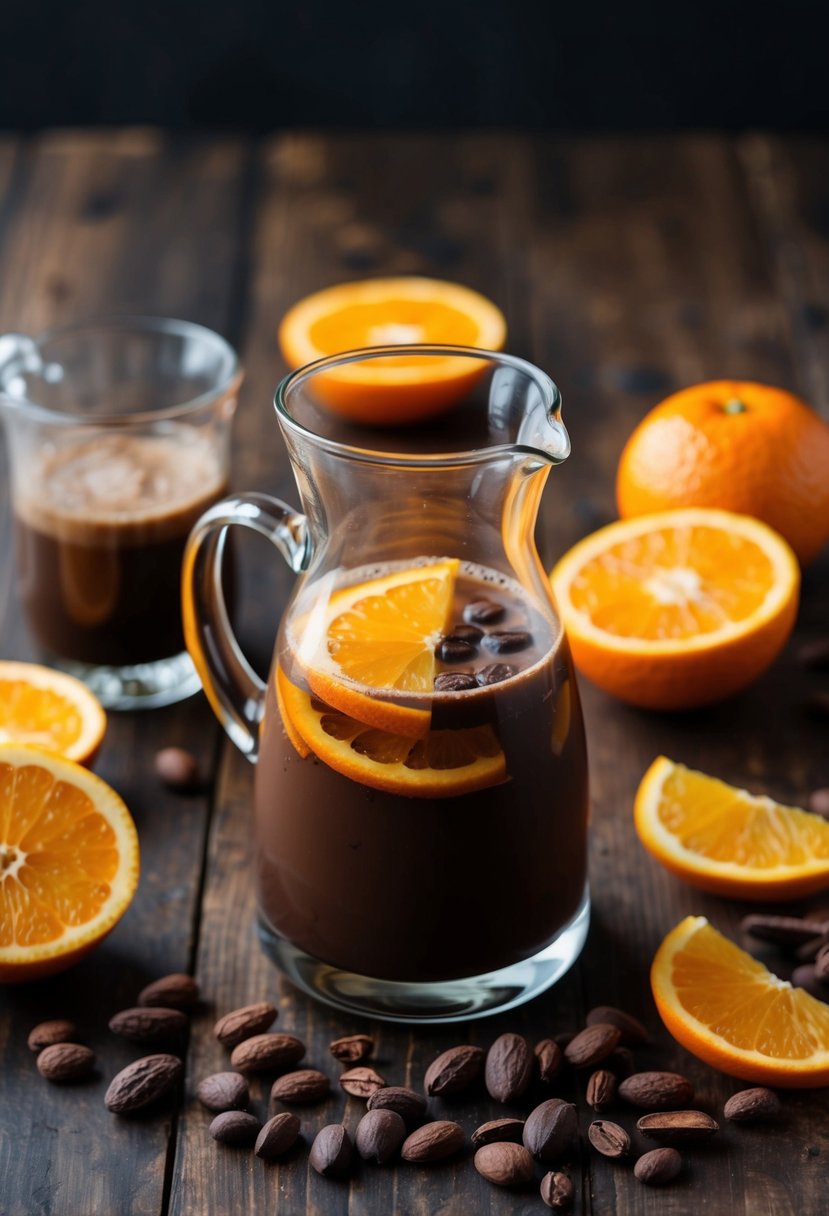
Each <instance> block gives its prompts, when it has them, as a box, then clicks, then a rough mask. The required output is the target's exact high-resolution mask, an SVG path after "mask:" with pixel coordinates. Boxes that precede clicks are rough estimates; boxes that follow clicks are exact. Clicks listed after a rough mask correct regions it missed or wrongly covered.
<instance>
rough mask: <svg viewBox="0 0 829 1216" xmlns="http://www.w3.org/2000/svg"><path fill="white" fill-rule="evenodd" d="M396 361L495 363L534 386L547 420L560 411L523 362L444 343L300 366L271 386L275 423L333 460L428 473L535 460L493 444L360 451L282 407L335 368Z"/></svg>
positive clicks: (548, 388)
mask: <svg viewBox="0 0 829 1216" xmlns="http://www.w3.org/2000/svg"><path fill="white" fill-rule="evenodd" d="M401 355H424V356H431V357H432V358H434V357H435V356H439V357H443V358H465V359H478V360H479V361H481V362H485V363H498V364H500V365H501V366H505V367H512V368H514V369H515V370H516V371H520V372H522V373H523V374H524V375H525V376H527V377H528V378H529V379H530V380H533V381H534V382H535V384H536V385H537V386H538V388H539V389H540V391H541V394H542V397H543V400H544V408H545V411H546V413H547V415H548V417H549V416H551V415H552V416H554V417H558V414H559V410H560V408H561V393H560V392H559V390H558V386H557V385H556V384H555V382H554V381H553V380H552V379H551V377H550V376H548V375H547V373H546V372H544V371H542V370H541V368H540V367H536V366H535V364H534V363H530V362H529V360H528V359H522V358H520V356H518V355H508V354H506V353H505V352H504V351H497V350H486V349H484V348H483V347H480V346H453V345H450V344H448V343H428V344H424V343H395V344H394V345H392V346H366V347H362V348H360V349H359V350H348V351H342V352H341V353H339V354H336V355H327V356H326V357H325V358H324V359H316V360H314V362H313V363H306V364H305V365H304V366H302V367H298V368H296V369H295V370H294V371H292V372H289V373H288V375H287V376H284V377H283V378H282V380H280V382H279V384H278V385H277V386H276V391H275V393H274V397H273V404H274V407H275V409H276V413H277V417H278V419H279V421H280V423H284V424H285V425H286V426H287V428H288V429H289V430H290V431H292V432H293V433H294V434H296V435H297V436H298V437H300V438H306V439H310V440H312V441H313V442H314V443H315V444H316V445H317V446H318V447H320V448H322V449H323V450H324V451H326V452H330V453H332V454H333V455H337V456H346V457H348V458H349V459H351V460H361V461H365V462H366V463H370V464H384V465H403V466H406V467H411V468H418V467H421V468H423V467H431V468H434V467H436V466H437V467H440V466H448V465H458V464H462V465H468V464H481V463H483V462H484V461H488V460H492V459H493V458H496V457H498V456H504V455H507V454H509V455H515V453H517V452H520V453H526V454H527V455H531V454H532V455H536V456H537V455H538V454H539V453H538V450H537V449H536V448H533V447H530V446H528V445H524V444H520V443H499V444H493V445H492V446H491V447H484V448H474V449H471V450H470V449H460V450H458V451H456V452H435V453H433V454H429V455H419V456H418V455H412V453H410V452H379V451H376V450H374V449H373V448H364V447H360V446H359V445H357V444H349V443H341V442H339V441H338V440H336V439H328V438H327V437H326V436H324V435H320V434H318V433H317V432H316V431H312V430H311V428H310V427H307V426H304V425H303V423H301V422H299V421H298V420H297V419H296V418H294V416H293V414H291V412H290V410H289V408H288V403H287V396H288V394H289V392H291V391H292V390H295V389H297V388H299V387H301V386H302V384H303V383H304V382H305V381H306V380H311V379H313V377H314V376H316V375H318V374H319V373H320V372H324V371H326V370H331V369H332V368H335V367H345V366H348V364H350V363H360V362H364V361H366V360H368V359H382V358H389V357H397V358H400V356H401ZM416 426H417V423H414V424H411V425H410V426H401V427H399V428H395V430H399V431H400V432H401V433H402V434H405V432H406V431H407V430H409V429H413V428H414V427H416Z"/></svg>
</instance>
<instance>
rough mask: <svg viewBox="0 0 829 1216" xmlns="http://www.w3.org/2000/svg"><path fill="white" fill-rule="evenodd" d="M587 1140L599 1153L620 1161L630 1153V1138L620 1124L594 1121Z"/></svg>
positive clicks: (606, 1120) (605, 1120)
mask: <svg viewBox="0 0 829 1216" xmlns="http://www.w3.org/2000/svg"><path fill="white" fill-rule="evenodd" d="M587 1138H588V1140H589V1141H590V1143H591V1144H592V1145H593V1147H594V1149H595V1150H596V1152H597V1153H601V1154H602V1156H603V1157H610V1158H612V1159H613V1160H619V1158H621V1157H627V1155H628V1153H629V1152H630V1136H629V1135H628V1134H627V1132H626V1131H625V1129H624V1128H623V1127H620V1126H619V1124H618V1123H611V1122H610V1121H609V1120H608V1119H594V1120H593V1122H592V1123H591V1124H590V1126H589V1127H588V1129H587Z"/></svg>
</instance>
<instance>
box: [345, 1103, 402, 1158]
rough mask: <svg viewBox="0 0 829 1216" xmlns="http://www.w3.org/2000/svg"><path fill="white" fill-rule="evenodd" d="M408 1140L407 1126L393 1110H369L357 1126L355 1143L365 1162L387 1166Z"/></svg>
mask: <svg viewBox="0 0 829 1216" xmlns="http://www.w3.org/2000/svg"><path fill="white" fill-rule="evenodd" d="M405 1139H406V1124H405V1123H404V1122H403V1120H402V1119H401V1117H400V1115H398V1114H397V1112H396V1111H393V1110H368V1111H366V1113H365V1114H364V1115H363V1117H362V1119H361V1120H360V1122H359V1123H358V1124H357V1131H356V1133H355V1136H354V1143H355V1144H356V1145H357V1152H358V1153H359V1154H360V1156H361V1157H362V1158H363V1160H364V1161H376V1162H377V1164H378V1165H385V1164H386V1162H387V1161H391V1159H392V1157H393V1156H394V1155H395V1153H396V1152H397V1150H398V1149H399V1148H400V1147H401V1145H402V1144H403V1141H404V1140H405Z"/></svg>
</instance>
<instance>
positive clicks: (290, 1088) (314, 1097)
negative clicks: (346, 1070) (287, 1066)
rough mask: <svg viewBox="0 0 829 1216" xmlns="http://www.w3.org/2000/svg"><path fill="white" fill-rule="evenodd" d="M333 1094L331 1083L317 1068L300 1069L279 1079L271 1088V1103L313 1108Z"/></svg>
mask: <svg viewBox="0 0 829 1216" xmlns="http://www.w3.org/2000/svg"><path fill="white" fill-rule="evenodd" d="M330 1092H331V1082H330V1081H329V1080H328V1077H326V1075H325V1073H324V1072H320V1071H319V1069H317V1068H298V1069H297V1070H296V1071H295V1072H286V1073H285V1075H284V1076H282V1077H277V1079H276V1080H275V1081H274V1083H273V1085H272V1086H271V1102H284V1103H286V1104H287V1105H289V1106H291V1105H296V1106H311V1105H312V1104H313V1103H314V1102H322V1100H323V1098H327V1097H328V1095H329V1093H330Z"/></svg>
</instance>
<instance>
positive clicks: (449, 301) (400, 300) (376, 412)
mask: <svg viewBox="0 0 829 1216" xmlns="http://www.w3.org/2000/svg"><path fill="white" fill-rule="evenodd" d="M506 333H507V327H506V322H505V320H504V316H503V313H502V312H501V311H500V309H499V308H497V307H496V306H495V305H494V304H493V303H492V301H491V300H488V299H487V298H486V297H485V296H482V295H480V294H479V293H478V292H477V291H471V290H470V289H469V288H468V287H463V286H461V285H460V284H459V283H449V282H445V281H444V280H441V279H424V278H414V277H412V278H393V279H366V280H363V281H362V282H358V283H341V284H339V285H338V286H336V287H328V288H326V289H325V290H324V291H318V292H315V293H314V295H310V296H306V297H305V299H303V300H300V301H299V302H298V303H297V304H294V306H293V307H292V308H291V309H290V310H289V311H288V312H287V313H286V314H285V316H284V318H283V319H282V323H281V325H280V326H279V345H280V347H281V350H282V354H283V356H284V358H285V361H286V363H287V364H288V365H289V367H292V368H296V367H302V366H303V365H305V364H306V363H312V362H314V361H315V360H317V359H322V358H324V357H325V356H327V355H336V354H341V353H342V352H344V351H354V350H361V349H363V348H364V347H367V346H398V345H399V346H401V347H402V346H406V345H412V344H415V343H416V344H421V345H423V344H425V345H429V346H433V345H443V344H450V345H452V346H474V347H478V348H481V349H484V350H500V349H501V348H502V347H503V345H504V341H505V339H506ZM484 368H485V364H483V363H482V362H481V361H480V360H477V359H469V358H461V357H457V358H449V357H446V356H442V357H441V356H434V357H429V358H424V357H414V356H411V355H409V356H406V355H405V354H404V353H401V354H400V356H399V357H398V356H396V355H395V356H393V357H391V358H382V359H369V360H361V361H359V362H355V363H351V364H348V365H345V366H340V367H338V368H336V370H334V371H330V372H325V373H324V374H322V375H318V376H317V377H316V379H315V381H314V389H315V391H316V392H317V394H318V395H319V397H320V399H321V400H322V401H323V403H324V404H325V405H327V406H328V407H329V408H330V409H331V410H333V411H334V412H335V413H338V414H342V415H343V416H344V417H346V418H349V419H350V420H352V421H354V422H363V423H369V424H376V425H382V426H394V425H400V424H405V423H410V422H417V421H419V420H420V419H423V418H428V417H431V416H433V415H435V414H438V413H440V412H441V411H443V410H445V409H447V408H448V407H449V406H451V405H454V404H455V403H456V402H457V401H459V400H460V399H461V398H462V397H463V396H464V395H465V394H466V393H467V392H468V391H469V390H470V389H471V388H472V386H473V385H474V383H475V381H476V380H477V379H478V377H479V376H480V375H481V373H482V371H483V370H484Z"/></svg>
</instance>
